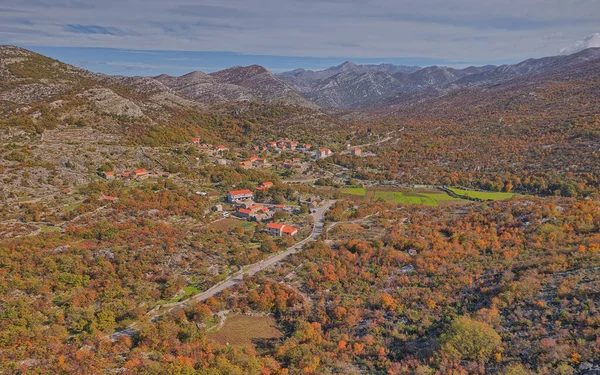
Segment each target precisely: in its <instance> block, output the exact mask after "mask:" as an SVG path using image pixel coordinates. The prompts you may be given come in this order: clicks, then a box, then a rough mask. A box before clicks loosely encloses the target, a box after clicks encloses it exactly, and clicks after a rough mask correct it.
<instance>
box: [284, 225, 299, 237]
mask: <svg viewBox="0 0 600 375" xmlns="http://www.w3.org/2000/svg"><path fill="white" fill-rule="evenodd" d="M282 234H283V235H284V236H292V237H293V236H295V235H296V234H298V229H296V228H294V227H290V226H289V225H284V226H283V231H282Z"/></svg>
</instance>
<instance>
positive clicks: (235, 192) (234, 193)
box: [229, 189, 252, 197]
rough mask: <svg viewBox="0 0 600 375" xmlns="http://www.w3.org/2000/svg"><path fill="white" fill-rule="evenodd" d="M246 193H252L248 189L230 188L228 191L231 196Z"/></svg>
mask: <svg viewBox="0 0 600 375" xmlns="http://www.w3.org/2000/svg"><path fill="white" fill-rule="evenodd" d="M246 194H252V192H251V191H250V190H248V189H243V190H232V191H230V192H229V195H231V196H232V197H235V196H236V195H246Z"/></svg>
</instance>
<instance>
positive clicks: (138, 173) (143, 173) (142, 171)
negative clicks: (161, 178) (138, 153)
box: [132, 168, 148, 177]
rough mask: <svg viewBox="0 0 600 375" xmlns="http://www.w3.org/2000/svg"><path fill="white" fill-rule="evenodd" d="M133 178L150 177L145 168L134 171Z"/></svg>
mask: <svg viewBox="0 0 600 375" xmlns="http://www.w3.org/2000/svg"><path fill="white" fill-rule="evenodd" d="M132 174H133V176H134V177H144V176H147V175H148V171H147V170H145V169H144V168H140V169H136V170H135V171H133V173H132Z"/></svg>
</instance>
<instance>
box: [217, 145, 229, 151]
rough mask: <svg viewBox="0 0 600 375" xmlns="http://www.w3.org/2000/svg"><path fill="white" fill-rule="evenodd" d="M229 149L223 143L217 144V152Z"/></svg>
mask: <svg viewBox="0 0 600 375" xmlns="http://www.w3.org/2000/svg"><path fill="white" fill-rule="evenodd" d="M228 150H229V149H228V148H227V147H225V146H223V145H218V146H217V152H224V151H228Z"/></svg>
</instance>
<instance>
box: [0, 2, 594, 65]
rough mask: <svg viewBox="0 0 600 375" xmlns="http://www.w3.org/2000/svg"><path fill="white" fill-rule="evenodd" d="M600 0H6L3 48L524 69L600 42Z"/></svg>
mask: <svg viewBox="0 0 600 375" xmlns="http://www.w3.org/2000/svg"><path fill="white" fill-rule="evenodd" d="M598 32H600V1H598V0H569V1H566V0H421V1H417V0H245V1H242V0H202V1H198V0H170V1H164V0H103V1H101V2H99V1H95V0H94V1H92V0H3V1H2V2H1V3H0V44H11V45H18V46H22V47H25V48H30V49H33V50H34V51H37V52H40V53H43V54H46V55H48V56H51V57H54V58H57V59H60V60H62V61H65V62H68V63H71V64H74V65H77V66H81V67H84V68H87V69H90V70H92V71H98V72H104V73H109V74H123V75H156V74H160V73H168V74H174V75H179V74H184V73H187V72H189V71H192V70H202V71H206V72H210V71H215V70H219V69H223V68H226V67H229V66H234V65H250V64H260V65H263V66H265V67H267V68H268V69H271V70H272V71H274V72H281V71H285V70H290V69H293V68H307V69H324V68H327V67H329V66H332V65H338V64H340V63H341V62H343V61H346V60H351V61H355V62H357V63H380V62H389V63H394V64H403V65H420V66H424V65H434V64H435V65H448V66H455V67H464V66H468V65H484V64H490V63H491V64H501V63H508V62H517V61H520V60H524V59H526V58H529V57H541V56H548V55H555V54H557V53H559V52H562V53H568V52H574V51H577V50H580V49H582V48H586V47H591V46H600V34H597V33H598Z"/></svg>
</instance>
